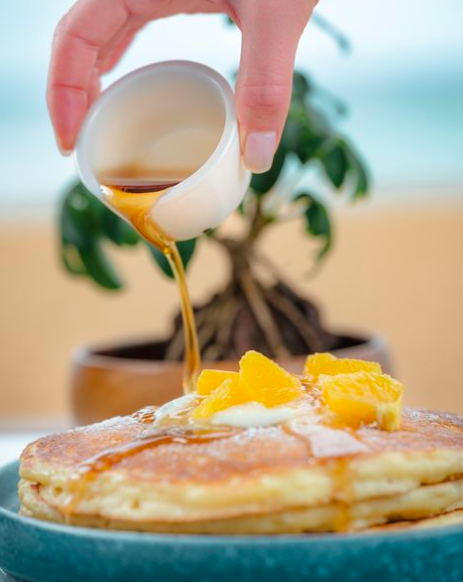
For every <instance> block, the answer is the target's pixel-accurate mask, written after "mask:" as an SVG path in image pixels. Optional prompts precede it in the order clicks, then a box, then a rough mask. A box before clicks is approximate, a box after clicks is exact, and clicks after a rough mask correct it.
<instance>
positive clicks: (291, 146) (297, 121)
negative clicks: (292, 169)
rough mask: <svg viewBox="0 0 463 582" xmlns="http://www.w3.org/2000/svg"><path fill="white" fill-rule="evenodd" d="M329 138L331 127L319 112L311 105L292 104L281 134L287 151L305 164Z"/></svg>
mask: <svg viewBox="0 0 463 582" xmlns="http://www.w3.org/2000/svg"><path fill="white" fill-rule="evenodd" d="M330 139H332V129H331V126H330V124H329V123H328V120H327V119H326V117H325V116H324V115H323V114H322V113H321V112H319V111H318V110H316V109H315V108H314V107H312V106H311V105H300V104H296V105H294V104H293V105H292V107H291V109H290V112H289V115H288V119H287V121H286V124H285V128H284V130H283V135H282V143H283V144H284V147H285V148H286V150H287V152H288V153H289V152H291V153H294V154H295V155H297V157H298V158H299V160H300V161H301V162H302V163H303V164H305V163H307V162H308V161H309V160H310V159H311V158H315V157H316V156H317V152H318V151H319V150H320V149H321V147H322V146H323V144H324V143H325V142H327V141H328V140H330Z"/></svg>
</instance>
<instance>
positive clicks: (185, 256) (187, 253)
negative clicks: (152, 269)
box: [148, 238, 196, 279]
mask: <svg viewBox="0 0 463 582" xmlns="http://www.w3.org/2000/svg"><path fill="white" fill-rule="evenodd" d="M176 244H177V249H178V252H179V253H180V257H181V259H182V263H183V266H184V267H185V270H186V269H187V268H188V264H189V262H190V261H191V259H192V258H193V254H194V251H195V248H196V239H195V238H192V239H190V240H184V241H179V242H177V243H176ZM148 248H149V250H150V252H151V254H152V256H153V258H154V260H155V261H156V263H157V264H158V266H159V267H160V268H161V270H162V271H163V272H164V274H165V275H167V277H169V278H170V279H173V278H174V274H173V273H172V269H171V267H170V264H169V261H168V260H167V257H166V255H165V253H163V252H162V251H161V250H160V249H158V248H157V247H155V246H153V245H148Z"/></svg>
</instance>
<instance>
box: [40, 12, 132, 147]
mask: <svg viewBox="0 0 463 582" xmlns="http://www.w3.org/2000/svg"><path fill="white" fill-rule="evenodd" d="M129 17H130V13H129V11H128V9H127V7H126V4H125V2H124V0H79V2H77V3H76V4H75V5H74V6H73V7H72V8H71V10H70V11H69V12H68V13H67V14H66V16H65V17H64V18H63V19H62V20H61V22H60V23H59V24H58V26H57V28H56V31H55V37H54V40H53V48H52V54H51V61H50V69H49V76H48V87H47V103H48V109H49V112H50V117H51V120H52V123H53V127H54V130H55V134H56V139H57V141H58V145H59V147H60V149H61V150H62V151H64V152H66V151H70V150H72V148H73V146H74V141H75V139H76V136H77V133H78V131H79V128H80V126H81V124H82V122H83V120H84V118H85V115H86V113H87V110H88V107H89V104H90V95H89V91H90V87H91V84H92V77H93V78H94V77H95V73H97V72H98V71H97V70H96V69H97V58H98V53H99V50H100V49H101V48H102V47H103V46H104V45H105V44H106V43H107V42H109V41H110V40H111V38H112V37H113V36H114V35H115V34H117V33H118V32H119V31H120V30H121V29H122V28H123V27H124V25H125V24H126V22H127V20H128V19H129Z"/></svg>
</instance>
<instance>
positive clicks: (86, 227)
mask: <svg viewBox="0 0 463 582" xmlns="http://www.w3.org/2000/svg"><path fill="white" fill-rule="evenodd" d="M93 198H94V197H93V196H92V195H91V194H90V193H89V192H88V190H86V188H84V186H83V185H82V184H81V183H80V182H79V183H77V184H74V186H72V188H71V189H70V190H69V191H68V192H67V194H66V196H65V198H64V200H63V202H62V205H61V211H60V227H61V237H62V239H63V241H64V242H65V243H66V244H70V245H74V246H76V247H78V248H84V247H86V246H88V245H89V244H91V241H92V240H93V239H94V238H95V237H96V236H98V235H99V233H98V224H97V221H96V220H95V213H94V206H93V200H92V199H93Z"/></svg>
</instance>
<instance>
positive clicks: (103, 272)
mask: <svg viewBox="0 0 463 582" xmlns="http://www.w3.org/2000/svg"><path fill="white" fill-rule="evenodd" d="M79 254H80V257H81V259H82V263H83V265H84V266H85V269H86V272H87V274H88V275H89V276H90V277H91V278H92V279H93V280H94V281H95V282H96V283H98V284H99V285H100V286H101V287H103V288H104V289H109V290H117V289H121V288H122V286H123V282H122V280H121V279H120V277H119V275H118V274H117V271H116V270H115V269H114V267H113V265H112V264H111V262H110V261H109V260H108V258H107V256H106V254H105V252H104V251H103V249H102V248H101V245H99V244H94V245H92V246H89V247H88V248H84V249H79Z"/></svg>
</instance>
